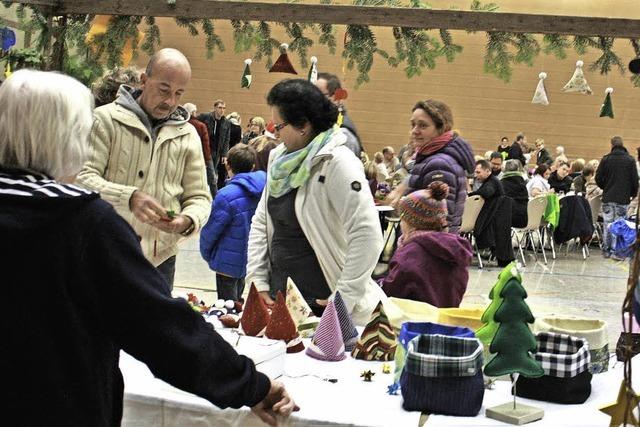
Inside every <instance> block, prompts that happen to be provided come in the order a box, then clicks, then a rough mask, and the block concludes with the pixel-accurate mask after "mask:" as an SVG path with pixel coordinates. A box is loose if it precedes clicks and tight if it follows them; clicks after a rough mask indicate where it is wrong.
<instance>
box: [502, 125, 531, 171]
mask: <svg viewBox="0 0 640 427" xmlns="http://www.w3.org/2000/svg"><path fill="white" fill-rule="evenodd" d="M526 143H527V138H526V137H525V136H524V134H523V133H519V134H518V135H517V136H516V140H515V141H513V144H511V147H509V152H508V153H507V160H519V161H520V165H521V166H522V167H525V166H526V165H527V159H526V157H524V146H525V144H526Z"/></svg>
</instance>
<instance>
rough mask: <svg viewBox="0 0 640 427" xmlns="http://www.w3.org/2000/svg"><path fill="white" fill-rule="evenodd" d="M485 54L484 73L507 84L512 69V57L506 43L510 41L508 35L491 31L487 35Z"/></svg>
mask: <svg viewBox="0 0 640 427" xmlns="http://www.w3.org/2000/svg"><path fill="white" fill-rule="evenodd" d="M487 37H488V40H487V52H486V54H485V57H484V71H485V73H489V74H493V75H495V76H496V77H498V78H499V79H500V80H503V81H505V82H509V81H510V80H511V75H512V74H513V69H512V68H511V63H512V62H514V60H515V58H514V55H513V54H512V53H511V52H509V50H508V48H507V43H509V42H510V41H511V39H510V37H509V34H508V33H503V32H498V31H492V32H488V33H487Z"/></svg>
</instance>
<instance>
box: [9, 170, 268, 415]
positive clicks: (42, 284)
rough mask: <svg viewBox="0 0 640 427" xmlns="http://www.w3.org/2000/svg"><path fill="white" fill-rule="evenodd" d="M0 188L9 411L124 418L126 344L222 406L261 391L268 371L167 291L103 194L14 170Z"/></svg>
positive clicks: (158, 371) (254, 398) (246, 401)
mask: <svg viewBox="0 0 640 427" xmlns="http://www.w3.org/2000/svg"><path fill="white" fill-rule="evenodd" d="M0 190H1V191H0V236H2V244H1V245H0V269H1V271H2V274H3V279H4V280H3V283H4V284H5V286H4V287H3V296H2V302H3V303H2V307H1V310H0V313H1V314H0V316H1V323H2V327H1V329H0V331H1V333H2V338H3V349H2V352H1V354H2V356H1V357H0V377H1V378H2V384H3V387H5V389H6V390H7V393H8V394H7V395H6V397H5V398H4V405H3V408H4V409H5V410H4V417H5V418H8V419H14V420H17V419H21V420H23V421H25V423H26V424H29V425H56V426H65V425H68V426H80V425H84V426H113V425H119V424H120V420H121V417H122V397H123V379H122V375H121V373H120V370H119V368H118V359H119V353H120V350H121V349H122V350H125V351H126V352H127V353H129V354H131V355H132V356H134V357H135V358H137V359H139V360H141V361H143V362H145V363H146V364H147V365H148V366H149V369H150V370H151V371H152V372H153V373H154V375H156V376H157V377H158V378H161V379H163V380H164V381H167V382H169V383H171V384H173V385H174V386H176V387H179V388H181V389H184V390H187V391H189V392H192V393H195V394H197V395H199V396H202V397H204V398H205V399H208V400H209V401H211V402H212V403H214V404H215V405H217V406H219V407H222V408H224V407H234V408H238V407H240V406H242V405H249V406H252V405H255V404H256V403H258V402H259V401H261V400H262V399H263V398H264V397H265V396H266V394H267V392H268V390H269V379H268V378H267V377H266V376H265V375H263V374H261V373H258V372H257V371H256V370H255V366H254V364H253V362H252V361H251V360H250V359H248V358H246V357H244V356H239V355H238V354H237V353H236V352H235V351H234V349H233V348H232V347H231V346H230V345H229V344H228V343H227V342H226V341H224V339H222V338H221V337H220V336H219V335H218V334H217V333H216V332H215V331H214V330H213V327H212V326H211V325H209V324H208V323H206V322H205V321H204V320H203V318H202V316H201V315H199V314H197V313H196V312H194V311H193V310H192V309H191V308H190V306H189V305H188V304H187V302H186V301H184V300H182V299H178V298H176V299H174V298H171V296H170V293H169V288H168V286H167V284H166V282H165V281H164V279H163V278H162V276H161V275H160V274H159V273H158V271H157V270H156V269H155V268H154V267H153V266H152V265H151V264H150V263H149V262H148V261H147V260H146V259H145V258H144V256H143V254H142V251H141V250H140V245H139V243H138V241H137V238H136V235H135V233H134V231H133V229H132V228H131V227H130V226H129V225H128V224H127V223H126V222H125V221H124V220H123V219H122V218H121V217H120V216H119V215H118V214H117V213H116V212H115V211H114V210H113V208H112V207H111V206H110V205H108V204H107V203H106V202H104V201H103V200H101V199H100V198H99V196H98V195H97V194H96V193H92V192H89V191H86V190H83V189H81V188H79V187H75V186H72V185H61V184H57V183H56V182H54V181H51V180H49V179H47V178H46V177H43V176H40V175H37V174H29V173H21V174H20V173H17V172H16V171H7V170H4V171H1V170H0Z"/></svg>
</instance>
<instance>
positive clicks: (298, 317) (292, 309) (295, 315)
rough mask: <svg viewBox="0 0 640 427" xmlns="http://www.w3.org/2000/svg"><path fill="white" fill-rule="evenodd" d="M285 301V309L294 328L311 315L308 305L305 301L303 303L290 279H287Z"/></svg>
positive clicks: (298, 291) (300, 295)
mask: <svg viewBox="0 0 640 427" xmlns="http://www.w3.org/2000/svg"><path fill="white" fill-rule="evenodd" d="M286 301H287V308H288V309H289V313H290V314H291V318H292V319H293V321H294V322H295V324H296V326H298V325H300V324H301V323H302V322H304V321H305V320H306V319H307V317H309V316H310V315H311V314H312V312H311V307H309V304H307V301H305V299H304V297H303V296H302V294H301V293H300V290H299V289H298V287H297V286H296V284H295V283H294V282H293V280H291V277H289V278H287V298H286Z"/></svg>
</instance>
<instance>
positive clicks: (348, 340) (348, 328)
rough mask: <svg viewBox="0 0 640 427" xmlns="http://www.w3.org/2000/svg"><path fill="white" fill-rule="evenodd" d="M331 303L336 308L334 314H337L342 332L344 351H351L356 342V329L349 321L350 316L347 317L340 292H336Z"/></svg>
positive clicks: (347, 313)
mask: <svg viewBox="0 0 640 427" xmlns="http://www.w3.org/2000/svg"><path fill="white" fill-rule="evenodd" d="M333 303H334V304H335V306H336V313H337V314H338V321H339V322H340V331H342V341H343V342H344V350H345V351H351V350H353V348H354V347H355V345H356V342H357V341H358V331H357V330H356V327H355V326H353V321H352V320H351V316H349V312H348V311H347V306H345V305H344V300H343V299H342V295H340V291H336V296H335V298H334V299H333Z"/></svg>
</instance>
